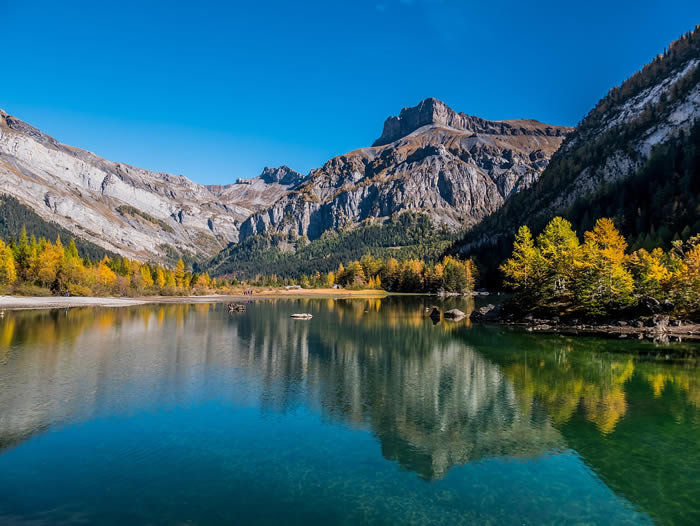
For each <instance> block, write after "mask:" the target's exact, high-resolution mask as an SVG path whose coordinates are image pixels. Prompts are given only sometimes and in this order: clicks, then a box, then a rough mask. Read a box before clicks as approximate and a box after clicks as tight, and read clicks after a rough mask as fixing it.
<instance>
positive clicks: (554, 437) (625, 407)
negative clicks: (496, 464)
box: [0, 297, 700, 524]
mask: <svg viewBox="0 0 700 526" xmlns="http://www.w3.org/2000/svg"><path fill="white" fill-rule="evenodd" d="M434 301H436V300H435V299H429V298H426V299H423V298H393V297H389V298H386V299H370V300H332V299H328V300H326V299H322V300H321V299H301V300H271V301H261V302H255V303H252V304H251V305H250V306H249V308H248V310H247V312H245V313H240V314H238V313H237V314H229V313H228V312H226V309H225V307H224V306H223V305H215V304H211V305H210V304H198V305H162V306H152V307H150V306H149V307H135V308H128V309H71V310H67V311H50V312H49V311H41V312H10V313H8V314H7V315H6V317H5V318H4V319H3V320H0V447H1V448H3V450H4V451H5V452H6V453H7V452H8V451H11V450H12V449H13V448H14V447H17V446H19V445H21V444H22V443H23V442H24V441H27V440H28V439H30V438H31V437H33V436H36V435H39V434H42V433H45V432H50V431H51V430H53V429H60V428H64V427H66V426H69V425H71V424H74V423H78V422H85V421H90V420H93V419H96V418H101V417H113V416H115V415H117V416H122V417H128V416H129V415H133V414H137V413H140V412H144V411H146V412H147V411H152V410H156V409H159V408H163V407H166V408H167V407H172V408H176V407H180V406H183V405H185V406H188V405H196V404H198V403H201V402H203V401H207V400H221V399H223V400H224V401H225V402H226V403H229V404H232V405H233V406H235V407H252V408H256V410H258V411H260V412H261V413H262V414H269V415H276V414H277V415H285V414H289V413H293V412H295V411H298V410H299V409H300V408H306V409H308V410H311V411H312V412H314V413H317V414H319V415H320V416H321V418H322V419H323V420H324V421H326V422H328V423H332V424H340V425H342V426H345V427H349V428H352V429H357V430H363V431H368V432H371V433H372V434H373V435H374V436H376V437H377V439H378V441H379V445H380V448H381V454H382V455H383V457H384V458H385V459H387V460H390V461H395V462H397V463H398V465H399V466H400V467H401V468H402V469H404V470H408V471H410V472H415V473H417V474H418V476H419V477H420V478H422V479H424V480H426V481H436V480H440V479H443V478H444V477H446V476H447V475H448V473H449V472H450V471H451V470H452V469H454V468H455V466H460V465H465V464H470V463H474V462H477V461H479V462H481V461H486V460H489V459H504V460H505V459H510V460H512V461H516V462H517V461H520V460H527V459H533V458H538V457H542V456H543V455H558V454H562V453H567V452H569V453H570V452H571V451H572V450H573V451H575V452H576V454H578V455H580V456H581V458H582V459H583V460H584V462H586V464H587V465H588V466H589V467H590V468H591V469H592V470H593V471H594V472H595V473H596V474H597V475H598V476H599V477H600V478H601V480H602V481H603V482H605V484H607V485H608V486H609V487H610V488H611V489H612V490H613V491H615V492H618V493H619V494H620V495H621V496H623V497H624V498H625V499H628V500H629V501H630V502H632V504H633V505H634V506H635V507H636V508H638V509H640V510H642V511H643V512H645V513H648V514H650V515H651V516H652V517H654V518H655V519H656V520H659V522H662V523H664V522H668V523H674V524H685V523H688V524H690V523H692V522H693V521H695V519H699V518H700V516H699V515H698V513H699V511H698V503H696V502H695V501H694V500H695V497H696V496H697V495H700V483H699V482H698V480H699V479H700V477H698V476H697V474H698V473H700V463H699V462H698V459H699V457H700V438H698V437H699V436H700V433H699V432H698V431H699V428H700V417H699V414H700V413H699V412H698V409H699V407H698V405H699V403H700V375H699V374H698V369H697V367H696V366H697V364H696V362H695V360H694V359H693V358H692V357H691V358H686V359H684V360H682V361H680V362H679V361H671V360H655V359H651V358H649V356H648V351H649V350H650V349H652V347H651V344H649V343H643V342H619V341H610V340H602V339H595V338H580V339H568V338H562V337H558V336H544V335H531V334H525V333H522V332H519V331H514V330H506V329H501V328H497V327H491V328H485V327H471V326H470V324H469V321H468V319H467V320H463V321H461V322H452V321H447V320H443V321H441V322H440V323H438V324H437V325H433V323H431V321H430V319H429V318H427V317H426V315H425V307H427V306H429V305H431V304H432V303H431V302H434ZM463 302H464V300H462V299H451V300H448V301H447V302H446V303H445V304H444V305H443V307H444V308H445V309H447V308H452V307H454V306H458V307H459V308H461V309H462V310H469V309H470V308H471V307H472V305H473V304H472V303H463ZM292 312H311V313H312V314H313V319H312V320H310V321H298V320H293V319H290V317H289V315H290V314H291V313H292ZM653 349H658V348H653ZM689 349H690V353H691V354H692V347H689ZM640 350H641V351H643V352H642V353H641V354H640V353H639V351H640ZM663 354H665V353H663ZM661 431H663V435H662V436H661V438H660V435H659V434H658V433H659V432H661ZM649 455H653V458H651V457H649ZM0 458H2V457H0ZM671 474H673V476H671ZM660 477H661V478H662V479H663V481H662V482H663V484H664V488H667V490H665V491H669V492H670V491H674V492H675V493H676V494H675V495H674V497H673V501H670V500H669V501H668V502H667V501H664V499H663V498H661V499H660V498H658V492H656V493H655V492H654V491H651V490H650V488H649V487H648V481H649V480H650V479H653V480H654V481H655V484H658V483H659V482H660V481H659V478H660ZM694 496H695V497H694ZM667 518H671V519H673V520H668V521H666V520H665V519H667Z"/></svg>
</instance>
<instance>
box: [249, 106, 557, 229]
mask: <svg viewBox="0 0 700 526" xmlns="http://www.w3.org/2000/svg"><path fill="white" fill-rule="evenodd" d="M569 131H570V128H566V127H561V126H550V125H547V124H542V123H539V122H537V121H533V120H516V121H501V122H493V121H486V120H484V119H480V118H478V117H470V116H468V115H464V114H458V113H456V112H454V111H452V110H451V109H450V108H448V107H447V106H446V105H445V104H444V103H442V102H440V101H438V100H435V99H426V100H425V101H423V102H421V103H420V104H419V105H418V106H416V107H415V108H409V109H404V110H402V112H401V115H400V116H399V117H390V118H389V119H388V120H387V122H386V124H385V126H384V133H383V134H382V136H381V137H380V138H379V139H378V140H377V141H376V142H375V145H374V146H372V147H370V148H362V149H359V150H355V151H353V152H350V153H348V154H346V155H341V156H339V157H335V158H333V159H331V160H330V161H328V162H327V163H326V164H325V165H324V166H323V167H321V168H319V169H317V170H314V171H312V172H311V173H310V175H309V178H308V180H306V181H304V182H303V183H302V184H300V185H299V186H298V187H296V188H295V189H294V190H293V191H292V192H290V193H289V194H286V195H284V196H283V197H282V198H280V199H279V200H278V201H277V202H276V203H275V204H274V205H272V206H271V207H270V208H268V209H266V210H264V211H262V212H258V213H256V214H253V215H252V216H251V217H250V218H249V219H247V220H246V221H245V222H244V223H243V225H242V226H241V231H240V236H241V239H245V238H247V237H249V236H253V235H256V234H262V233H266V232H285V233H286V232H290V231H292V232H294V233H295V234H297V235H307V236H308V237H309V238H310V239H315V238H317V237H319V236H320V235H321V234H322V233H323V232H325V231H326V230H329V229H339V228H343V227H346V226H349V225H350V226H351V225H353V224H356V223H359V222H361V221H363V220H365V219H368V218H385V217H389V216H391V215H392V214H394V213H396V212H401V211H406V210H413V211H420V212H425V213H427V214H429V215H430V216H431V218H432V219H433V220H434V221H435V222H436V223H445V224H446V225H448V226H449V227H452V228H458V227H462V226H469V225H472V224H474V223H476V222H478V221H480V220H481V219H482V218H483V217H485V216H486V215H488V214H490V213H491V212H493V211H494V210H496V209H498V208H499V207H500V206H501V205H502V204H503V202H504V201H505V200H506V199H508V197H509V196H510V195H512V194H513V193H515V192H518V191H519V190H521V189H523V188H526V187H528V186H529V185H531V184H532V183H533V182H534V181H535V180H536V179H537V178H538V176H539V174H540V173H541V172H542V170H543V169H544V168H545V166H547V163H548V161H549V159H550V157H551V155H552V154H553V153H554V152H555V151H556V150H557V148H559V146H560V144H561V142H562V141H563V139H564V137H565V135H566V134H567V133H568V132H569Z"/></svg>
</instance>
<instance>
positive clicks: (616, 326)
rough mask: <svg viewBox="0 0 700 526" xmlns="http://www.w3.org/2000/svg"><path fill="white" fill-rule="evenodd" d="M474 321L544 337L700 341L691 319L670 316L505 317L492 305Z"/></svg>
mask: <svg viewBox="0 0 700 526" xmlns="http://www.w3.org/2000/svg"><path fill="white" fill-rule="evenodd" d="M470 319H471V321H472V322H474V323H480V324H485V325H500V326H502V327H514V328H519V329H522V330H525V331H527V332H534V333H540V334H565V335H569V336H575V335H589V336H606V337H616V338H620V339H624V338H637V339H640V340H641V339H647V340H653V341H655V342H660V343H668V342H670V341H676V342H682V341H684V340H685V341H691V342H694V343H697V342H698V341H700V324H698V323H695V322H693V321H690V320H683V321H681V320H680V319H675V320H673V321H672V320H671V316H670V315H668V314H654V315H643V316H638V317H637V318H636V319H627V318H620V319H607V320H599V321H597V320H591V319H589V320H578V319H573V318H572V319H570V320H561V319H560V318H559V317H558V316H555V317H547V318H536V317H534V316H532V314H529V315H526V316H524V317H514V316H513V315H512V314H510V315H504V313H503V311H502V309H501V308H500V307H495V306H494V305H492V304H489V305H487V306H486V307H481V308H479V309H477V310H475V311H473V312H472V313H471V315H470Z"/></svg>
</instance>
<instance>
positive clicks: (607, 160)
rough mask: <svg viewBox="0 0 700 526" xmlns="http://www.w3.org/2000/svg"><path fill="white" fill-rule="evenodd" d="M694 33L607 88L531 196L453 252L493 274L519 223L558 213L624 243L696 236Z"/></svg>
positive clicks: (698, 95) (512, 202)
mask: <svg viewBox="0 0 700 526" xmlns="http://www.w3.org/2000/svg"><path fill="white" fill-rule="evenodd" d="M699 64H700V26H698V27H696V29H695V30H694V31H693V32H690V33H688V34H686V35H683V37H681V38H680V39H678V40H677V41H675V42H673V43H672V44H671V45H670V46H669V47H668V49H667V50H666V51H665V52H664V53H663V54H662V55H659V56H657V57H656V58H655V59H654V60H653V61H652V62H651V63H650V64H648V65H646V66H645V67H644V68H643V69H642V70H641V71H639V72H637V73H636V74H634V75H633V76H632V77H630V78H629V79H627V80H626V81H625V82H624V83H623V84H622V85H621V86H618V87H614V88H613V89H611V90H610V92H609V93H608V94H607V95H606V96H605V97H604V98H603V99H601V100H600V102H599V103H598V104H597V105H596V106H595V108H593V109H592V110H591V111H590V112H589V113H588V115H586V117H585V118H584V119H583V120H582V121H581V123H580V124H579V125H578V126H577V127H576V129H575V131H574V132H573V133H571V134H570V135H569V136H568V137H567V138H566V140H565V141H564V143H563V144H562V146H561V148H560V149H559V151H558V152H557V153H556V154H555V155H554V156H553V157H552V160H551V162H550V163H549V165H548V166H547V168H546V169H545V170H544V172H543V173H542V175H541V177H540V178H539V180H538V181H537V182H536V183H535V184H533V185H532V186H531V187H530V188H528V189H526V190H525V191H523V192H521V193H519V194H518V195H515V196H514V197H513V198H512V199H509V200H508V202H507V203H506V204H505V205H504V206H503V207H502V208H500V209H499V210H498V211H496V212H495V213H493V214H492V215H490V216H489V217H487V218H486V219H485V220H484V221H482V222H481V223H480V224H479V225H477V226H475V227H474V228H473V229H471V230H470V231H469V232H467V233H466V235H465V236H464V238H463V239H462V240H460V241H459V242H458V243H457V244H456V246H455V247H454V251H455V252H459V253H461V254H463V255H476V256H477V257H478V258H479V259H480V260H481V263H482V265H483V266H484V267H486V268H491V269H493V268H495V267H497V266H498V263H499V262H500V261H502V260H503V259H504V257H505V256H506V254H507V253H508V251H509V250H510V248H511V243H512V239H513V234H514V232H515V230H516V229H517V227H518V226H519V225H521V224H528V225H529V226H530V227H531V229H533V230H534V231H535V232H537V231H539V230H541V228H542V227H543V226H544V224H545V223H546V222H547V221H548V220H549V219H551V218H552V217H553V216H555V215H562V216H565V217H567V218H569V219H571V220H572V222H573V223H574V226H575V227H576V228H577V229H578V230H579V232H581V231H582V230H585V229H589V228H590V227H591V226H592V224H593V222H594V221H595V220H596V219H597V218H599V217H601V216H609V217H614V218H615V220H616V222H617V224H618V227H620V228H621V230H622V232H623V234H625V235H626V236H628V241H630V242H632V243H635V244H637V246H641V244H644V240H643V241H642V242H641V244H639V243H637V241H639V236H640V235H641V236H642V237H643V238H644V239H646V236H647V235H649V236H651V237H650V240H649V242H648V243H647V244H648V245H650V247H651V246H652V245H655V246H659V245H663V244H668V243H669V242H670V241H671V239H672V238H673V237H675V235H678V236H680V234H681V233H682V232H683V230H685V234H684V236H685V237H687V236H689V235H690V234H691V233H694V232H698V231H699V230H700V221H699V219H700V209H699V207H700V179H699V177H700V174H699V173H698V172H699V170H698V166H699V165H700V162H699V157H698V152H700V148H699V146H700V145H699V144H698V130H697V123H698V118H699V117H700V69H699V68H698V65H699Z"/></svg>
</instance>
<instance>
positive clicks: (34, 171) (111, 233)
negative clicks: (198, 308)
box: [0, 110, 303, 261]
mask: <svg viewBox="0 0 700 526" xmlns="http://www.w3.org/2000/svg"><path fill="white" fill-rule="evenodd" d="M301 180H303V176H301V175H300V174H298V173H296V172H294V171H293V170H290V169H289V168H287V167H281V168H277V169H272V168H266V169H265V171H264V172H263V173H262V174H261V175H260V176H258V177H256V178H253V179H248V180H244V181H243V183H244V184H232V185H227V186H220V187H217V186H210V187H207V186H204V185H200V184H197V183H194V182H192V181H190V180H189V179H187V178H186V177H183V176H178V175H171V174H167V173H162V172H153V171H150V170H143V169H140V168H136V167H133V166H129V165H127V164H123V163H118V162H112V161H108V160H106V159H104V158H102V157H99V156H97V155H95V154H93V153H91V152H88V151H86V150H82V149H80V148H75V147H72V146H68V145H65V144H62V143H60V142H59V141H57V140H56V139H54V138H53V137H51V136H49V135H46V134H44V133H42V132H41V131H39V130H38V129H37V128H35V127H33V126H31V125H29V124H27V123H25V122H23V121H21V120H19V119H17V118H15V117H12V116H11V115H8V114H7V113H5V112H3V111H2V110H0V193H2V194H7V195H10V196H13V197H14V198H16V199H18V200H19V201H20V202H21V203H22V204H24V205H26V206H28V207H29V208H31V209H32V210H34V211H35V212H36V213H37V214H39V215H40V216H41V217H42V218H43V219H45V220H46V221H50V222H55V223H57V224H58V225H60V226H61V227H63V228H65V229H67V230H70V231H71V232H72V233H73V234H74V235H75V236H77V237H78V238H81V239H85V240H86V241H89V242H92V243H95V244H97V245H99V246H101V247H103V248H104V249H106V250H108V251H111V252H115V253H119V254H122V255H126V256H129V257H133V258H136V259H139V260H144V261H145V260H154V261H165V260H166V259H167V258H169V257H171V256H172V254H173V253H182V254H189V255H191V256H192V257H195V258H199V259H206V258H209V257H211V256H213V255H215V254H216V253H217V252H218V251H219V250H221V249H222V248H224V247H225V246H227V245H228V244H229V243H231V242H236V241H237V240H238V230H239V226H240V224H241V222H242V221H244V220H245V219H246V218H247V217H248V216H250V214H252V213H253V212H255V211H257V210H260V209H263V208H265V207H267V206H269V205H270V204H272V203H273V202H274V201H276V200H277V199H279V197H280V196H281V195H283V194H284V193H285V192H287V191H288V190H289V189H290V188H292V187H293V186H295V185H296V184H298V183H299V182H300V181H301Z"/></svg>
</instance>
